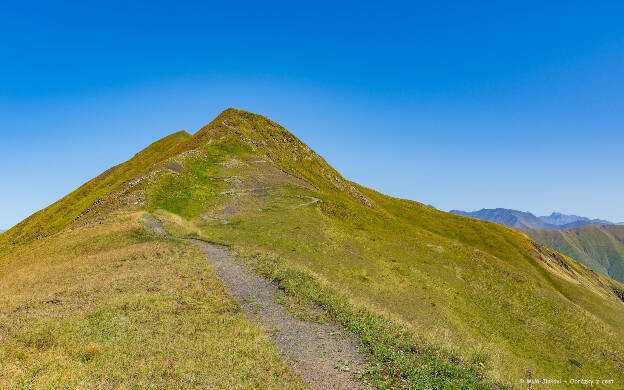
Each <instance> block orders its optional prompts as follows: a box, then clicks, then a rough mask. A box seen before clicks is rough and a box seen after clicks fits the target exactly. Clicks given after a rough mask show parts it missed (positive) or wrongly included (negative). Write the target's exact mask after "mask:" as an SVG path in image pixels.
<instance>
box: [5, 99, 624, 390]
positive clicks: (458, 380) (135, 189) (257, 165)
mask: <svg viewBox="0 0 624 390" xmlns="http://www.w3.org/2000/svg"><path fill="white" fill-rule="evenodd" d="M147 218H157V219H158V220H160V221H161V222H162V225H163V229H165V230H166V231H167V232H169V233H170V234H171V236H175V237H182V238H189V239H200V240H204V241H208V242H212V243H216V244H220V245H223V246H224V247H228V248H230V250H231V251H232V252H233V253H235V254H237V255H238V256H239V257H241V258H246V259H252V260H253V261H256V262H257V263H256V266H257V267H258V268H259V270H260V272H262V273H264V274H266V275H270V276H271V277H272V278H274V280H275V281H276V282H278V283H280V288H283V291H284V293H285V294H287V297H285V298H284V299H285V300H286V301H287V302H290V301H289V300H294V301H293V302H291V304H294V303H296V302H305V303H306V304H307V303H310V302H312V303H316V304H318V305H319V307H323V308H327V309H328V310H333V312H334V313H338V314H336V317H335V319H336V320H338V321H340V322H341V323H342V324H343V325H344V326H345V327H348V328H349V329H350V330H352V331H353V332H356V333H355V334H357V335H358V336H361V337H362V341H363V342H365V343H366V345H367V348H368V351H369V353H371V356H372V358H374V359H377V361H378V363H379V365H378V367H379V369H378V371H376V372H377V374H375V375H378V376H377V377H376V378H378V380H380V381H382V382H380V383H383V385H384V386H386V387H397V388H400V387H406V388H418V387H420V388H436V387H439V388H443V387H453V386H454V387H462V386H463V387H472V388H482V389H486V388H491V386H490V384H491V383H494V382H496V383H501V382H503V383H510V384H516V383H518V379H519V378H525V377H526V375H527V374H526V373H527V372H530V373H532V375H535V376H536V377H542V375H543V377H551V376H552V377H560V376H561V377H579V376H580V375H581V374H587V375H590V374H591V375H596V376H597V377H601V376H604V377H606V375H611V376H614V375H615V376H616V378H617V379H618V380H620V379H622V380H624V377H622V375H621V373H620V371H618V367H620V366H621V365H622V364H624V361H623V360H622V358H621V356H624V347H622V345H621V343H619V342H618V341H619V340H621V338H622V337H624V298H621V295H620V294H621V293H622V292H623V291H624V286H623V285H622V284H620V283H618V282H616V281H613V280H612V279H609V278H608V277H606V276H602V275H599V274H596V273H594V272H592V271H591V270H589V269H588V268H587V267H585V266H584V265H582V264H580V263H578V262H577V261H575V260H573V259H571V258H569V257H567V256H565V255H562V254H560V253H558V252H556V251H553V250H551V249H549V248H547V247H545V246H543V245H541V244H539V243H538V242H536V241H535V240H532V239H530V238H529V237H528V236H527V235H526V234H524V233H521V232H517V231H514V230H511V229H509V228H507V227H505V226H501V225H497V224H493V223H489V222H485V221H480V220H476V219H469V218H465V217H462V216H458V215H453V214H449V213H446V212H442V211H439V210H435V209H433V208H430V207H427V206H425V205H424V204H422V203H419V202H415V201H410V200H404V199H397V198H393V197H390V196H386V195H384V194H381V193H379V192H377V191H374V190H373V189H369V188H366V187H363V186H360V185H358V184H357V183H353V182H351V181H349V180H347V179H345V178H344V177H342V176H341V175H340V174H339V173H338V172H337V171H336V170H335V169H334V168H332V167H331V166H329V164H327V162H326V161H325V160H324V159H323V158H322V157H321V156H319V155H318V154H316V153H315V152H314V151H312V150H311V149H310V148H309V147H307V146H306V145H305V144H304V143H303V142H301V141H300V140H299V139H298V138H296V137H295V136H294V135H293V134H292V133H290V132H289V131H287V130H286V129H284V128H283V127H281V126H280V125H278V124H277V123H275V122H273V121H271V120H269V119H268V118H265V117H262V116H259V115H255V114H252V113H249V112H246V111H242V110H237V109H228V110H225V111H224V112H223V113H221V114H220V115H219V116H218V117H217V118H215V119H214V120H213V121H211V122H210V123H209V124H208V125H206V126H204V127H203V128H202V129H200V130H199V131H198V132H197V133H195V134H193V135H189V134H187V133H175V134H172V135H171V136H168V137H165V138H164V139H162V140H160V141H157V142H155V143H153V144H152V145H150V146H148V147H147V148H146V149H145V150H144V151H142V152H140V153H138V154H137V155H136V156H134V157H133V158H132V159H130V160H128V161H127V162H125V163H123V164H120V165H118V166H117V167H114V168H111V169H110V170H107V171H105V172H104V173H102V174H101V175H99V176H98V177H96V178H94V179H92V180H91V181H89V182H87V183H85V184H84V185H83V186H81V187H80V188H78V189H77V190H76V191H74V192H72V193H70V194H69V195H67V196H66V197H64V198H62V199H61V200H59V201H58V202H55V203H54V204H53V205H51V206H49V207H47V208H45V209H43V210H41V211H39V212H37V213H35V214H33V215H32V216H30V217H29V218H27V219H26V220H24V221H22V222H21V223H19V224H18V225H16V226H15V227H13V228H12V229H10V230H9V231H8V232H6V233H4V234H2V236H0V267H4V268H2V270H3V272H0V283H4V284H3V286H8V287H7V289H6V290H7V291H9V290H10V291H13V290H15V289H17V290H16V291H17V292H16V293H15V295H16V296H18V297H24V296H28V294H24V293H23V292H20V291H19V286H20V284H19V283H17V284H16V283H14V282H12V281H11V278H12V277H16V275H17V276H20V277H26V276H27V275H30V274H32V272H30V271H33V270H32V269H31V268H28V267H43V269H44V270H46V269H48V268H49V267H50V265H48V264H40V263H38V262H41V261H45V260H46V258H45V257H42V258H43V260H41V259H39V258H38V257H37V258H32V257H29V256H30V255H29V254H30V253H32V251H33V250H34V249H37V250H38V252H36V253H40V252H41V251H42V250H43V249H45V248H46V246H47V245H49V244H50V243H55V242H63V243H64V244H67V245H70V247H69V249H67V250H66V251H68V252H67V253H74V254H75V253H78V254H80V253H83V252H87V253H90V254H91V253H92V252H93V251H96V252H97V251H98V250H99V249H98V248H104V249H103V250H106V251H108V252H106V251H105V252H103V253H104V254H105V256H104V255H102V256H101V257H102V258H101V260H100V261H102V262H103V263H101V264H100V263H99V262H98V263H97V264H98V265H99V267H100V268H99V269H105V268H104V266H105V265H106V264H107V263H106V261H112V262H113V263H111V265H110V268H106V269H110V270H112V271H110V272H115V271H114V270H116V269H118V268H119V267H131V266H133V264H134V263H135V262H136V260H137V258H133V257H132V256H128V255H118V254H117V253H118V252H119V251H121V250H122V249H124V248H115V251H112V252H111V250H110V249H109V248H108V247H106V246H105V245H104V244H103V241H102V240H101V239H99V240H91V239H89V238H90V236H89V235H90V234H93V233H92V232H93V231H94V229H96V230H97V229H104V228H106V229H111V230H113V231H114V232H113V233H114V234H113V235H112V236H111V237H112V239H111V240H110V242H113V243H114V245H121V244H120V242H122V241H120V240H119V239H118V238H117V235H116V234H121V233H117V231H118V230H119V229H121V227H120V226H121V225H120V222H117V221H125V222H123V223H125V224H135V225H132V226H133V228H132V229H133V230H129V232H130V233H128V234H129V235H128V237H127V240H129V242H131V243H132V245H147V244H148V243H150V245H151V243H153V242H156V243H157V244H158V245H159V246H161V247H164V246H165V245H173V243H171V242H170V241H171V240H167V239H164V238H162V237H161V238H158V237H154V236H153V234H151V233H149V232H147V231H146V230H145V227H144V226H140V225H136V223H138V222H137V221H141V220H146V219H147ZM118 225H119V226H118ZM174 233H175V234H174ZM78 238H79V239H80V240H82V241H81V242H82V244H80V245H82V246H79V247H76V246H75V245H74V244H73V242H71V241H70V242H68V243H66V241H67V240H69V239H78ZM137 240H138V241H137ZM154 240H156V241H154ZM159 240H160V241H159ZM136 242H138V243H136ZM76 245H77V244H76ZM107 245H108V244H107ZM175 245H179V246H183V245H184V242H183V241H182V242H176V244H175ZM64 250H65V249H64ZM124 250H125V249H124ZM89 251H91V252H89ZM49 252H50V251H47V252H45V253H48V254H49ZM65 253H66V252H62V251H61V252H59V253H58V255H59V257H61V258H63V259H64V258H66V257H67V256H65ZM97 253H99V252H97ZM122 253H123V252H122ZM171 253H175V251H173V252H171ZM156 254H157V255H156ZM156 254H155V255H150V256H148V257H147V259H150V260H153V261H156V259H158V258H160V257H162V256H163V255H162V250H160V251H159V252H156ZM91 256H94V255H91ZM159 256H160V257H159ZM90 258H92V257H89V259H90ZM98 259H99V258H98ZM55 261H57V262H58V261H60V260H55ZM74 261H75V263H71V264H70V265H71V267H70V268H68V273H67V275H70V276H71V278H70V279H67V283H69V285H70V288H69V289H68V290H67V291H68V292H67V293H63V294H65V295H63V294H61V293H60V292H59V293H54V296H52V297H45V298H41V302H42V303H41V304H42V305H47V306H45V307H50V305H52V304H54V305H56V306H54V307H55V310H57V312H56V313H55V315H56V317H55V321H56V322H55V324H57V323H60V324H64V322H63V321H70V320H71V321H74V320H73V319H71V318H69V317H68V318H69V319H67V320H64V319H63V318H62V316H61V315H60V314H59V313H62V310H63V308H64V306H63V305H59V304H58V303H55V302H57V301H58V302H61V303H62V302H64V301H68V302H74V301H75V300H76V299H78V298H77V297H78V296H79V297H83V296H84V297H89V296H90V295H89V294H88V293H86V294H82V295H80V294H79V295H76V294H75V293H74V292H73V290H72V289H71V288H73V285H71V283H72V280H74V279H72V278H74V277H75V272H74V271H73V270H74V269H79V270H81V269H82V268H80V267H81V266H84V264H83V263H81V262H84V261H86V260H85V258H84V257H80V256H79V257H77V258H76V260H74ZM53 264H56V263H53ZM145 264H146V265H145V266H149V262H145ZM174 264H175V263H174ZM24 267H25V268H24ZM46 267H48V268H46ZM76 267H78V268H76ZM14 269H17V270H18V271H19V272H17V271H16V272H13V273H12V272H11V270H14ZM70 271H71V272H70ZM40 273H43V272H40ZM43 274H44V275H45V273H43ZM25 275H26V276H25ZM80 275H82V276H84V273H83V272H82V271H80V273H79V276H80ZM82 276H80V277H82ZM107 277H108V278H110V277H111V275H103V277H99V278H98V281H99V282H101V283H104V282H105V281H106V280H108V279H107ZM3 278H4V279H3ZM41 278H43V279H42V280H43V281H45V276H43V277H41ZM42 280H39V279H37V280H36V281H37V282H38V283H40V282H42ZM129 281H132V279H128V280H126V281H124V280H122V281H121V282H120V283H121V284H117V285H111V286H109V287H107V286H106V285H105V286H104V287H100V288H104V291H111V292H116V291H118V290H119V289H121V290H123V288H126V287H127V285H128V284H129ZM176 283H180V285H181V286H189V285H188V284H187V283H184V282H176ZM57 284H58V283H49V285H50V286H52V287H54V286H56V285H57ZM130 284H131V283H130ZM193 286H194V287H193V288H195V289H198V290H197V291H201V289H202V288H206V284H205V283H201V281H200V280H198V281H197V282H196V284H194V285H193ZM310 286H314V287H310ZM167 288H168V287H167V286H165V285H162V284H149V285H148V288H147V289H146V290H145V291H142V292H141V294H139V296H141V297H143V296H145V297H152V296H153V295H154V294H158V292H159V291H163V289H164V290H165V291H166V292H167V294H168V295H172V294H174V295H175V294H177V293H178V292H177V290H171V291H170V292H168V291H169V290H166V289H167ZM183 290H184V289H183ZM622 294H624V293H622ZM288 297H290V298H288ZM293 297H295V298H293ZM72 300H74V301H72ZM48 301H49V302H53V303H51V304H48V303H46V302H48ZM157 301H158V300H157V299H151V298H150V299H149V300H147V301H145V302H143V301H141V304H140V305H125V304H124V303H123V301H115V302H114V307H113V309H111V310H114V313H115V315H113V316H112V317H111V316H108V317H106V318H114V319H115V318H121V319H124V318H128V316H129V315H130V313H131V312H132V310H135V309H137V308H138V309H140V310H144V309H143V308H145V307H150V306H149V304H152V303H149V302H157ZM20 302H21V301H20ZM189 302H191V303H192V302H193V301H192V300H191V301H188V300H187V298H185V299H184V300H181V301H180V302H174V305H173V306H174V307H176V312H181V313H184V312H186V311H187V310H188V309H189V308H201V305H196V304H189ZM27 305H28V302H23V303H20V304H19V305H17V307H10V308H9V309H6V310H10V311H9V312H10V313H13V314H11V315H9V314H7V318H17V320H16V321H18V322H16V325H15V326H28V324H29V323H30V322H29V321H27V320H26V317H23V316H27V315H29V314H28V311H26V310H19V308H20V307H22V306H24V307H26V306H27ZM342 305H351V306H349V307H353V310H352V312H349V313H355V314H348V315H347V314H345V313H347V312H348V310H346V309H344V306H342ZM57 306H58V307H57ZM92 306H93V305H91V306H90V305H88V304H82V305H81V306H80V307H84V308H86V309H89V308H90V307H92ZM168 307H169V306H168ZM70 308H71V307H70ZM86 309H85V310H86ZM0 310H4V308H3V307H2V306H0ZM9 312H7V313H9ZM233 312H234V311H233V310H230V309H227V308H226V309H216V310H215V313H217V314H218V316H225V317H227V316H229V315H231V314H232V313H233ZM69 313H71V311H69ZM357 313H364V314H362V315H361V316H359V317H358V315H359V314H357ZM204 315H208V314H204ZM211 315H212V314H211ZM72 318H73V317H72ZM85 318H86V320H85V321H91V320H90V319H91V318H93V314H92V313H91V314H89V313H87V314H86V317H85ZM209 318H212V317H209ZM124 321H125V320H124ZM88 323H89V324H92V322H88ZM103 323H106V322H105V321H103ZM121 323H126V322H121ZM50 326H52V325H50ZM43 329H46V328H45V327H44V328H43ZM60 329H61V330H59V332H58V334H59V335H60V336H58V337H59V339H56V338H52V341H51V342H48V341H45V340H48V339H46V338H45V337H44V338H43V340H44V342H42V343H40V342H39V341H38V340H39V339H37V338H35V342H30V344H26V345H25V347H24V348H25V349H24V350H25V351H28V348H31V346H32V345H43V346H44V347H45V348H47V345H61V346H62V345H63V344H62V340H63V339H62V337H64V336H62V335H63V334H66V333H63V332H62V330H63V329H64V328H63V327H62V326H61V328H60ZM397 329H398V330H397ZM395 330H396V332H395ZM5 331H6V330H5V328H0V332H5ZM210 331H212V330H210V329H207V330H204V332H210ZM29 332H31V333H32V332H34V330H33V331H29ZM358 332H359V333H358ZM31 333H27V334H31ZM83 333H85V332H83ZM109 333H110V332H109ZM109 333H106V334H107V335H108V334H109ZM590 333H591V334H592V340H587V337H586V335H587V334H590ZM53 334H54V335H56V334H57V333H53ZM394 334H397V335H400V336H391V335H394ZM44 336H45V335H44ZM6 337H7V339H9V340H14V339H15V341H12V344H11V345H18V346H19V345H21V344H20V343H21V341H20V340H22V339H26V340H30V339H29V338H28V337H26V338H24V337H23V338H21V339H20V338H15V337H14V336H13V334H7V335H6ZM29 337H30V336H29ZM33 337H34V336H33ZM46 337H48V336H46ZM50 337H52V336H50ZM31 338H32V337H31ZM96 341H97V340H88V339H87V340H86V341H85V342H84V343H83V344H85V345H91V344H90V343H96ZM55 343H56V344H55ZM100 344H101V341H100ZM100 344H98V345H97V346H96V347H95V348H96V350H98V349H97V348H99V349H103V348H104V347H102V346H101V345H100ZM81 345H82V344H81ZM112 345H114V343H112ZM596 345H599V346H600V348H598V349H596ZM0 348H2V346H0ZM15 348H17V347H15ZM72 348H75V347H74V346H67V347H66V348H57V349H54V351H57V350H58V351H60V352H59V353H65V352H63V351H69V352H67V353H68V354H69V355H68V356H65V355H63V356H65V357H64V359H67V360H68V361H69V360H71V356H73V355H72V353H73V352H72V351H73V349H72ZM20 351H21V350H20ZM431 351H441V352H431ZM444 351H450V352H444ZM430 352H431V353H430ZM22 353H23V352H22ZM0 356H13V355H11V354H8V353H7V354H4V355H3V354H0ZM24 356H27V359H31V357H30V355H24ZM79 356H82V355H79ZM89 356H91V355H89ZM107 356H108V355H107ZM434 356H435V360H433V363H432V360H427V359H434ZM447 356H451V357H448V358H447ZM579 359H580V360H582V362H581V361H579ZM83 360H84V361H82V360H81V361H79V362H78V363H76V364H83V363H84V364H85V365H86V364H89V363H88V362H89V359H83ZM96 360H97V359H96ZM29 361H30V360H29ZM81 362H82V363H81ZM1 366H2V365H0V367H1ZM43 367H44V368H43V369H42V371H41V372H43V373H44V374H47V375H48V376H50V375H52V374H54V375H56V373H54V372H53V373H50V372H49V371H45V370H52V369H53V368H54V367H52V366H50V365H45V366H43ZM80 367H83V366H80ZM84 367H86V366H84ZM581 367H582V368H581ZM0 369H1V368H0ZM258 371H260V372H261V371H262V369H259V370H258ZM38 372H39V371H38ZM81 372H82V374H81V375H87V374H85V372H86V373H88V372H89V370H87V369H85V371H81ZM475 373H476V374H475ZM614 373H615V374H614ZM12 374H13V373H12ZM0 377H1V375H0ZM501 386H502V385H501Z"/></svg>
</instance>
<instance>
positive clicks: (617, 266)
mask: <svg viewBox="0 0 624 390" xmlns="http://www.w3.org/2000/svg"><path fill="white" fill-rule="evenodd" d="M521 230H522V231H523V232H525V233H526V234H528V235H529V236H530V237H531V238H533V239H534V240H536V241H538V242H539V243H541V244H543V245H545V246H548V247H550V248H553V249H555V250H557V251H559V252H561V253H563V254H565V255H567V256H570V257H572V258H574V259H576V260H578V261H580V262H581V263H583V264H585V265H586V266H588V267H589V268H591V269H593V270H594V271H596V272H600V273H602V274H604V275H608V276H610V277H611V278H613V279H615V280H618V281H620V282H624V226H617V225H602V226H593V225H590V226H584V227H580V228H576V229H570V230H565V231H555V230H550V229H537V230H536V229H521Z"/></svg>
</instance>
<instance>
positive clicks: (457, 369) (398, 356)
mask: <svg viewBox="0 0 624 390" xmlns="http://www.w3.org/2000/svg"><path fill="white" fill-rule="evenodd" d="M239 255H240V256H241V257H247V258H251V259H253V263H252V264H253V266H254V267H255V269H256V271H257V272H258V273H259V274H261V275H263V276H265V277H267V278H270V279H272V280H273V281H275V282H276V283H277V284H278V286H279V287H280V289H281V290H282V291H284V292H285V294H286V295H287V296H290V297H294V298H295V299H296V301H297V302H298V304H299V305H301V306H305V305H308V304H309V303H310V302H316V303H318V304H319V305H320V306H321V307H322V308H323V309H324V310H325V311H326V312H327V313H328V315H329V316H330V318H331V319H333V320H335V321H337V322H340V323H341V324H342V325H343V326H344V327H345V328H346V329H347V330H349V331H350V332H352V333H353V334H355V335H357V336H358V337H359V338H360V340H361V341H362V343H363V344H364V345H365V346H366V348H367V351H368V352H369V353H370V355H371V356H372V357H373V359H374V360H375V361H376V362H377V364H375V365H374V366H373V368H372V369H371V370H370V371H369V372H368V373H366V375H365V377H366V378H367V379H368V380H369V381H370V382H372V383H374V384H376V385H377V386H378V387H379V388H410V389H416V388H417V389H442V388H471V389H491V388H492V387H490V384H491V383H492V382H491V381H489V380H488V379H487V377H486V364H487V363H488V362H487V357H486V356H477V355H474V356H472V360H471V361H466V360H464V359H463V358H462V357H461V356H460V355H458V354H454V353H451V352H449V351H445V350H443V349H440V348H438V347H436V346H433V345H430V344H428V343H427V342H425V341H423V339H422V338H419V337H417V336H416V335H415V334H413V333H412V332H410V331H407V330H405V329H404V328H402V327H400V326H398V325H396V324H394V323H392V322H391V321H388V320H387V319H385V318H383V317H382V316H379V315H375V314H372V313H371V312H369V311H367V310H363V309H358V308H357V307H355V306H354V305H352V304H350V303H349V302H348V301H347V300H344V299H342V298H341V297H340V296H338V295H337V294H336V293H335V292H334V291H331V290H329V289H327V288H324V287H323V286H321V284H319V283H318V281H317V280H315V279H314V278H313V277H311V276H310V275H308V274H305V273H303V272H300V271H295V270H292V269H288V268H286V266H285V265H284V262H283V261H280V260H279V259H275V258H273V257H271V256H267V255H265V254H262V253H253V254H246V255H245V254H242V253H241V254H239ZM498 385H499V388H504V387H505V386H504V385H502V384H498Z"/></svg>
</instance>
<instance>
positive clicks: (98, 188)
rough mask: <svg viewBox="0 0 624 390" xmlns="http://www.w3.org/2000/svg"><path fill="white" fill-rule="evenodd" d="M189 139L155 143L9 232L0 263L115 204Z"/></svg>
mask: <svg viewBox="0 0 624 390" xmlns="http://www.w3.org/2000/svg"><path fill="white" fill-rule="evenodd" d="M189 137H190V135H189V134H188V133H186V132H178V133H175V134H172V135H170V136H168V137H165V138H163V139H161V140H159V141H157V142H154V143H153V144H152V145H150V146H149V147H147V148H146V149H145V150H143V151H141V152H140V153H137V154H136V155H135V156H134V157H133V158H132V159H130V160H128V161H127V162H125V163H123V164H120V165H118V166H115V167H113V168H111V169H109V170H107V171H106V172H104V173H102V174H101V175H99V176H98V177H96V178H94V179H92V180H90V181H89V182H87V183H85V184H84V185H82V186H81V187H80V188H78V189H77V190H75V191H73V192H72V193H70V194H69V195H67V196H65V197H64V198H62V199H60V200H59V201H57V202H55V203H53V204H52V205H50V206H48V207H46V208H45V209H43V210H41V211H39V212H37V213H35V214H33V215H31V216H30V217H28V218H27V219H25V220H24V221H22V222H20V223H19V224H18V225H16V226H14V227H13V228H11V229H9V230H8V231H7V232H5V233H3V234H2V235H0V259H1V258H2V256H3V255H4V254H6V253H8V252H10V251H12V250H14V249H15V248H18V247H20V246H22V245H25V244H27V243H29V242H31V241H33V240H35V239H38V238H43V237H47V236H50V235H53V234H54V233H57V232H59V231H61V230H62V229H65V228H67V227H68V226H71V225H74V224H78V223H81V222H83V221H85V220H89V219H91V217H93V216H94V215H95V214H97V213H98V211H100V210H106V208H107V207H108V206H111V205H113V204H115V203H117V202H118V201H119V198H121V197H123V195H124V193H125V192H126V191H127V190H128V189H130V188H131V187H130V186H129V182H131V181H132V180H133V179H137V178H139V177H141V176H143V175H145V174H147V173H148V172H149V171H150V169H152V168H154V167H155V166H156V165H157V164H158V163H160V162H162V161H164V160H165V159H167V158H169V157H171V156H172V154H171V151H172V149H173V148H174V147H175V146H177V145H180V144H182V143H184V141H186V140H188V139H189Z"/></svg>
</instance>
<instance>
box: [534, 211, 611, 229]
mask: <svg viewBox="0 0 624 390" xmlns="http://www.w3.org/2000/svg"><path fill="white" fill-rule="evenodd" d="M539 219H541V220H542V221H544V222H546V223H547V224H550V225H557V226H562V225H570V224H573V223H575V222H579V221H580V222H586V223H587V225H590V224H591V225H613V222H609V221H605V220H603V219H589V218H586V217H579V216H578V215H567V214H562V213H557V212H553V213H552V214H550V215H549V216H543V217H539Z"/></svg>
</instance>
